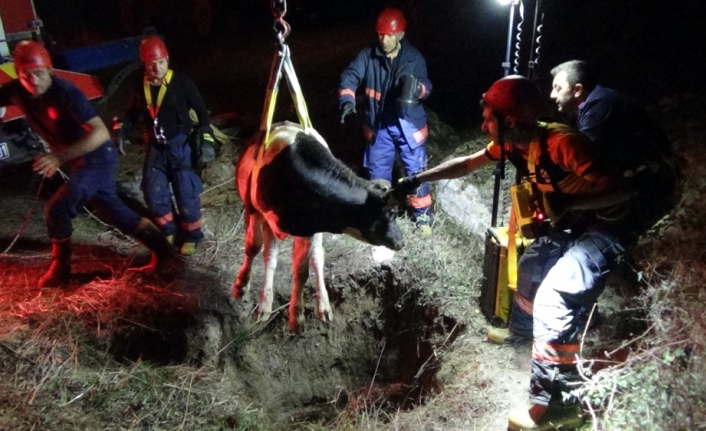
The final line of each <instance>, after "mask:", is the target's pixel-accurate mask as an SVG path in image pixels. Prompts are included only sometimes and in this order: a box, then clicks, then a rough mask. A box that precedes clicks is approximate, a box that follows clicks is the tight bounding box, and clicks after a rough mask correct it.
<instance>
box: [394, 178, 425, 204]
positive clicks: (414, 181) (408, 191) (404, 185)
mask: <svg viewBox="0 0 706 431" xmlns="http://www.w3.org/2000/svg"><path fill="white" fill-rule="evenodd" d="M421 184H422V183H421V182H419V178H417V176H416V175H410V176H408V177H404V178H401V179H400V180H399V181H397V185H396V186H395V188H394V189H392V194H393V196H394V197H395V199H397V201H399V202H404V201H405V200H406V199H407V196H409V195H416V194H417V189H418V188H419V186H420V185H421Z"/></svg>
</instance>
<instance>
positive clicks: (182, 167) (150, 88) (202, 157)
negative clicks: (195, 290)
mask: <svg viewBox="0 0 706 431" xmlns="http://www.w3.org/2000/svg"><path fill="white" fill-rule="evenodd" d="M140 61H141V62H142V64H143V65H144V68H145V72H144V75H143V76H140V79H139V80H138V81H136V82H135V83H134V85H133V87H132V92H131V97H130V102H129V107H128V110H127V112H126V113H125V115H124V117H123V124H122V127H121V128H120V131H119V136H120V139H121V141H125V140H127V136H128V133H129V131H130V130H131V128H132V127H133V125H134V124H136V123H142V124H146V125H147V126H148V127H147V129H148V131H149V132H148V135H149V139H148V141H149V150H148V152H147V160H146V162H145V165H144V172H143V177H142V191H143V193H144V196H145V202H146V203H147V206H148V207H149V208H150V211H151V212H152V217H153V218H154V220H155V221H156V223H157V225H158V226H159V228H160V229H161V230H162V232H163V233H164V234H165V235H166V236H167V238H168V239H169V241H171V242H174V241H175V240H176V238H177V237H178V238H180V242H181V247H180V249H179V252H180V253H181V254H183V255H190V254H193V253H194V252H195V251H196V245H197V244H198V243H199V241H201V239H202V238H203V232H202V230H201V200H200V197H199V195H200V194H201V192H203V186H202V184H201V179H200V178H199V176H198V174H197V173H196V172H195V169H196V168H197V167H198V166H197V164H201V165H203V164H206V163H208V162H210V161H212V160H213V159H214V158H215V156H216V153H215V149H214V146H213V144H214V137H213V130H212V129H211V123H210V121H211V120H210V118H209V114H208V111H207V109H206V105H205V103H204V102H203V99H202V98H201V95H200V94H199V92H198V90H197V89H196V85H194V83H193V81H192V80H191V79H190V78H188V77H187V76H186V75H183V74H181V73H178V72H174V71H172V70H171V69H170V68H169V52H168V51H167V47H166V45H165V44H164V41H162V39H160V38H159V37H157V36H147V37H146V38H144V39H143V40H142V41H141V42H140ZM191 110H193V111H194V112H195V113H196V117H197V120H198V125H197V126H196V129H197V130H196V133H192V128H194V125H193V123H192V120H191V117H190V111H191ZM192 151H197V152H198V162H197V163H194V159H197V158H196V157H193V158H192ZM172 194H173V197H174V198H175V201H176V203H177V209H178V211H179V212H178V215H176V214H174V212H173V211H172Z"/></svg>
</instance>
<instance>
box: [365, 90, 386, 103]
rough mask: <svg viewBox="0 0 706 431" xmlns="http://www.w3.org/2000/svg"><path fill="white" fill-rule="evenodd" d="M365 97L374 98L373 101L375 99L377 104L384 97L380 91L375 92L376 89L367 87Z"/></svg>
mask: <svg viewBox="0 0 706 431" xmlns="http://www.w3.org/2000/svg"><path fill="white" fill-rule="evenodd" d="M365 95H366V96H368V97H372V98H373V99H375V101H376V102H379V101H380V98H381V97H382V95H381V94H380V92H379V91H375V89H373V88H370V87H365Z"/></svg>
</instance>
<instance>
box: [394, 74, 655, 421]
mask: <svg viewBox="0 0 706 431" xmlns="http://www.w3.org/2000/svg"><path fill="white" fill-rule="evenodd" d="M481 105H482V107H483V125H482V130H483V131H484V132H485V133H486V134H487V135H488V137H489V138H490V139H491V140H492V141H491V142H490V144H488V146H487V147H486V148H485V149H483V150H480V151H478V152H476V153H474V154H471V155H469V156H463V157H457V158H455V159H452V160H450V161H447V162H444V163H442V164H441V165H439V166H437V167H435V168H431V169H429V170H427V171H424V172H421V173H419V174H416V175H413V176H409V177H406V178H405V179H403V180H402V181H401V182H400V183H399V184H398V185H397V187H396V188H395V193H397V194H398V195H404V194H405V193H407V192H408V191H409V190H414V189H415V187H417V186H418V185H419V184H420V183H421V182H424V181H436V180H440V179H451V178H459V177H462V176H465V175H467V174H469V173H471V172H473V171H475V170H476V169H478V168H480V167H482V166H485V165H487V164H489V163H492V162H493V161H497V160H500V158H501V157H505V158H506V159H507V160H509V161H510V162H511V163H512V164H513V165H514V166H515V168H516V169H517V171H518V173H519V174H520V175H522V176H523V177H524V178H526V179H527V180H528V181H530V182H531V183H532V185H533V186H534V187H535V189H536V191H537V192H538V193H539V195H540V196H541V199H540V203H541V205H542V207H543V211H544V212H545V213H546V214H548V216H549V218H550V220H551V227H550V228H549V229H548V230H547V231H546V232H544V233H543V234H542V235H541V236H540V237H538V238H536V239H535V240H534V242H533V243H532V245H531V246H530V247H529V248H528V250H527V251H526V253H525V255H523V258H524V256H526V255H528V254H529V255H532V254H539V253H538V251H537V250H536V249H538V248H542V247H545V246H546V245H547V244H554V243H557V244H559V246H560V247H561V248H562V249H561V250H560V251H561V252H560V253H559V254H558V256H560V257H558V259H556V260H555V261H554V262H552V263H551V264H550V265H545V263H544V262H542V263H541V264H540V267H537V261H536V260H534V259H521V260H520V262H519V264H518V292H517V293H516V294H515V296H520V295H521V294H522V292H525V291H527V290H528V289H529V288H531V287H532V286H531V283H532V282H533V281H534V279H535V278H537V277H536V275H537V274H540V275H541V277H539V283H538V284H539V286H538V289H537V293H536V296H535V297H534V301H533V302H532V301H521V302H522V305H523V306H525V307H527V308H528V310H526V311H527V312H528V313H529V316H530V319H531V321H532V332H531V334H529V336H530V337H532V338H533V348H532V366H531V368H532V370H531V377H530V391H529V392H530V405H529V407H528V408H519V409H517V411H514V412H513V413H512V414H511V415H510V418H509V423H508V427H509V429H510V430H531V429H549V428H547V426H548V425H549V423H550V422H551V424H552V425H553V426H555V427H561V426H564V427H571V426H577V425H580V423H581V418H580V415H579V413H578V409H577V408H576V403H577V400H576V399H573V398H572V396H571V394H570V393H571V391H572V390H573V389H576V388H577V387H578V386H579V385H580V384H581V382H582V378H581V376H580V375H579V371H578V369H577V361H578V355H579V334H580V332H581V329H582V328H581V326H582V324H583V322H585V321H586V313H587V312H588V311H589V310H590V309H591V307H592V305H593V304H595V303H596V300H597V298H598V297H599V295H600V294H601V292H602V291H603V288H604V279H605V276H606V274H608V273H609V272H610V271H611V270H612V269H613V268H614V267H615V266H616V264H617V261H618V260H619V259H620V258H621V256H622V255H623V254H624V251H625V245H626V244H627V243H628V242H629V241H630V240H631V239H632V238H633V235H634V228H635V226H638V225H639V224H640V223H639V221H640V217H641V214H640V213H637V212H635V211H634V207H633V206H632V205H631V202H632V200H633V199H632V197H633V193H632V190H631V189H630V187H629V183H626V181H625V180H624V179H623V178H622V177H620V176H619V175H617V174H615V173H614V172H613V171H612V170H611V169H610V168H609V167H607V166H605V165H604V164H603V163H601V161H600V160H599V158H598V156H597V154H596V152H595V149H594V145H593V144H592V143H591V141H590V140H589V139H588V138H587V137H586V136H585V135H583V134H581V133H580V132H578V131H577V130H575V129H573V128H571V127H569V126H566V125H562V124H559V123H543V122H539V121H538V120H539V117H540V115H541V113H542V111H543V109H544V106H543V105H544V104H543V101H542V95H541V92H540V90H539V88H538V87H537V86H536V85H535V84H534V83H532V82H531V81H530V80H529V79H527V78H525V77H522V76H518V75H512V76H508V77H505V78H502V79H500V80H498V81H496V82H495V83H494V84H493V85H492V86H491V87H490V89H488V91H487V92H486V93H484V94H483V98H482V101H481ZM501 144H504V145H501ZM523 283H524V284H523ZM525 284H526V285H525ZM513 311H514V310H513ZM560 425H561V426H560Z"/></svg>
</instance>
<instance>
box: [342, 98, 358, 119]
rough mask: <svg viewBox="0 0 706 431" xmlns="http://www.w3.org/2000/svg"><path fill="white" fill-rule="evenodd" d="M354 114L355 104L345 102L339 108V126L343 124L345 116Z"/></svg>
mask: <svg viewBox="0 0 706 431" xmlns="http://www.w3.org/2000/svg"><path fill="white" fill-rule="evenodd" d="M351 112H352V113H354V114H355V113H356V112H355V104H354V103H353V102H346V103H344V104H343V106H341V124H343V123H344V122H345V119H346V115H348V114H350V113H351Z"/></svg>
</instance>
